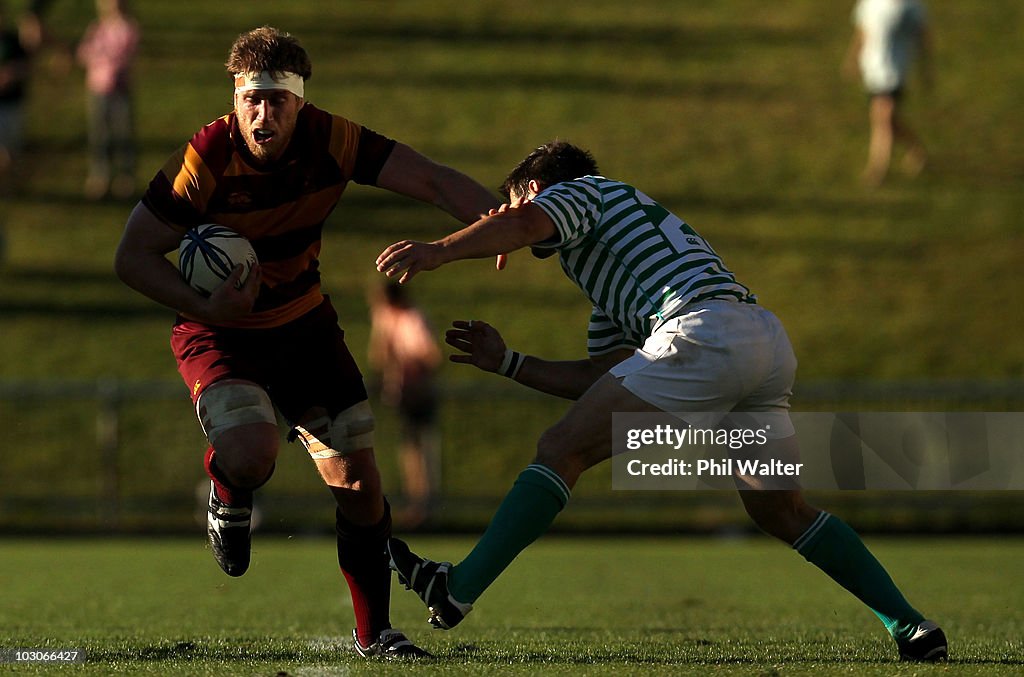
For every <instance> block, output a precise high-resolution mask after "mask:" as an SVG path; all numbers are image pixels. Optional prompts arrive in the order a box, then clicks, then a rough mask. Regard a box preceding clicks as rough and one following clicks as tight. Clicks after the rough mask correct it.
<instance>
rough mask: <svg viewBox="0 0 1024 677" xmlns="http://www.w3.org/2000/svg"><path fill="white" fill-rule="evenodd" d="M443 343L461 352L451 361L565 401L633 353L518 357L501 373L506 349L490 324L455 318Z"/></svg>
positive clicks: (582, 391)
mask: <svg viewBox="0 0 1024 677" xmlns="http://www.w3.org/2000/svg"><path fill="white" fill-rule="evenodd" d="M444 340H445V342H446V343H447V344H448V345H450V346H452V347H453V348H457V349H458V350H461V351H463V353H465V354H463V355H452V356H451V357H450V358H449V359H450V360H451V361H452V362H460V363H463V364H472V365H473V366H475V367H477V368H479V369H482V370H484V371H489V372H493V373H501V374H502V375H503V376H511V377H512V378H514V379H515V380H516V381H517V382H519V383H522V384H523V385H524V386H527V387H529V388H533V389H534V390H539V391H540V392H543V393H548V394H549V395H555V396H557V397H564V398H566V399H569V400H576V399H579V397H580V396H581V395H583V393H585V392H586V391H587V389H588V388H590V386H592V385H593V384H594V382H595V381H597V379H599V378H600V377H601V376H603V375H604V374H605V373H606V372H607V371H608V370H609V369H611V368H612V367H613V366H615V365H616V364H618V363H619V362H621V361H622V360H624V359H626V358H627V357H629V356H630V355H632V354H633V351H632V350H626V349H623V350H616V351H613V352H611V353H608V354H606V355H601V356H599V357H594V358H591V359H587V360H565V361H555V362H553V361H548V360H542V359H540V358H539V357H532V356H522V362H521V363H520V364H519V365H518V368H517V369H516V370H515V373H514V374H513V373H507V372H506V373H503V372H502V370H503V369H506V370H507V369H509V368H510V365H508V364H506V362H507V360H506V354H507V350H508V348H507V347H506V346H505V341H504V339H502V338H501V334H499V333H498V330H496V329H495V328H494V327H492V326H491V325H489V324H487V323H486V322H481V321H480V320H473V321H466V320H456V321H455V322H453V323H452V329H449V330H448V331H447V332H446V333H445V339H444Z"/></svg>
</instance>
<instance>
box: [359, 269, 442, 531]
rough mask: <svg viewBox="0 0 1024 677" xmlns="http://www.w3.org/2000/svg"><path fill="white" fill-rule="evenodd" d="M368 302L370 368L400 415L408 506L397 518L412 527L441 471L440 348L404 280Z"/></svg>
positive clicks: (425, 510) (426, 510)
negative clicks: (438, 431)
mask: <svg viewBox="0 0 1024 677" xmlns="http://www.w3.org/2000/svg"><path fill="white" fill-rule="evenodd" d="M370 305H371V307H370V318H371V329H370V346H369V361H370V367H371V369H373V371H374V372H375V373H376V374H377V375H378V376H379V379H380V397H381V401H382V402H383V403H384V404H387V405H389V406H392V407H394V408H395V409H396V410H397V411H398V415H399V417H400V419H401V431H402V441H401V446H400V449H399V465H400V468H401V472H402V484H403V493H404V494H405V498H406V505H405V510H404V511H403V513H404V514H401V515H398V514H396V520H399V519H400V520H401V521H403V522H404V526H405V527H406V528H414V527H416V526H419V525H420V524H422V523H423V522H424V521H425V520H426V519H427V518H428V517H429V516H430V509H431V507H432V506H431V503H432V501H433V499H434V494H435V492H436V487H437V483H438V475H439V474H440V473H439V471H438V467H437V466H438V455H437V441H436V433H435V424H436V420H437V409H438V395H437V383H436V375H437V369H438V367H439V366H440V364H441V351H440V348H439V347H438V345H437V342H436V341H435V339H434V336H433V333H432V332H431V329H430V325H429V323H428V322H427V319H426V317H424V315H423V313H422V312H421V311H420V310H419V309H418V308H416V306H415V305H413V303H412V302H411V301H410V299H409V298H408V296H407V292H406V289H405V287H403V286H402V285H400V284H398V283H396V282H389V283H387V284H385V285H384V286H383V287H382V288H380V289H378V290H375V292H374V293H373V294H372V296H371V299H370Z"/></svg>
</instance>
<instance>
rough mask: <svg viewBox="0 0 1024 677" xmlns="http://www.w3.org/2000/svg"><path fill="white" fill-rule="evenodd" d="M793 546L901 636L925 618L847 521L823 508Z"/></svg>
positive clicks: (896, 635)
mask: <svg viewBox="0 0 1024 677" xmlns="http://www.w3.org/2000/svg"><path fill="white" fill-rule="evenodd" d="M793 549H794V550H796V551H797V552H799V553H800V554H801V555H803V556H804V559H806V560H807V561H808V562H810V563H811V564H813V565H815V566H817V567H818V568H819V569H821V570H822V571H824V572H825V573H826V574H828V575H829V576H830V577H831V578H832V580H834V581H835V582H836V583H838V584H839V585H841V586H843V587H844V588H846V589H847V590H849V591H850V592H851V593H853V594H854V596H855V597H856V598H857V599H859V600H860V601H862V602H864V604H866V605H868V607H869V608H870V609H871V610H872V611H874V612H875V615H876V616H878V618H879V619H881V621H882V623H884V624H885V627H886V629H888V630H889V633H890V634H891V635H892V636H893V637H895V638H897V639H907V638H909V637H910V636H911V635H912V634H913V633H914V630H915V628H917V624H918V623H920V622H921V621H923V620H924V616H922V615H921V614H920V613H919V612H918V611H917V610H916V609H915V608H914V607H912V606H910V604H909V603H908V602H907V600H906V599H905V598H904V597H903V593H901V592H900V591H899V588H897V587H896V584H895V583H893V581H892V578H891V577H890V576H889V574H888V572H886V570H885V568H884V567H883V566H882V565H881V564H880V563H879V561H878V560H877V559H875V557H874V555H872V554H871V552H869V551H868V549H867V547H866V546H865V545H864V542H863V541H861V539H860V536H858V535H857V533H856V532H855V531H854V530H853V529H851V528H850V527H849V526H847V524H846V523H845V522H843V521H842V520H841V519H839V518H838V517H836V516H835V515H830V514H829V513H827V512H822V513H821V514H819V515H818V518H817V519H816V520H814V523H813V524H811V526H810V527H808V529H807V531H805V532H804V533H803V535H802V536H800V538H798V539H797V540H796V542H795V543H793Z"/></svg>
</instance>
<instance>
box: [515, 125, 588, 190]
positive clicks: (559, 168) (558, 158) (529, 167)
mask: <svg viewBox="0 0 1024 677" xmlns="http://www.w3.org/2000/svg"><path fill="white" fill-rule="evenodd" d="M597 173H598V169H597V162H595V161H594V156H593V155H591V154H590V151H588V150H584V149H582V148H580V147H579V146H574V145H572V144H571V143H569V142H567V141H560V140H558V139H556V140H554V141H549V142H548V143H545V144H544V145H543V146H541V147H540V148H537V149H536V150H534V151H533V152H532V153H530V154H529V155H527V156H526V158H525V159H524V160H523V161H522V162H520V163H519V164H518V165H516V166H515V168H514V169H513V170H512V172H511V173H510V174H509V175H508V177H507V178H506V179H505V182H504V183H502V184H501V188H500V189H499V190H500V191H501V194H502V195H504V196H505V198H506V199H508V198H509V197H510V196H511V193H513V192H514V193H515V194H516V195H526V191H527V187H528V186H529V184H530V181H531V180H536V181H537V182H538V183H540V185H541V187H543V188H548V187H550V186H553V185H555V184H556V183H561V182H563V181H572V180H573V179H578V178H580V177H581V176H588V175H591V176H593V175H596V174H597Z"/></svg>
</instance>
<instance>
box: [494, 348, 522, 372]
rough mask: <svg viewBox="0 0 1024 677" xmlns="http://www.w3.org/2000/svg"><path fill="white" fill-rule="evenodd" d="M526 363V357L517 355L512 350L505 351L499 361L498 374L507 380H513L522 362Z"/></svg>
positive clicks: (520, 354)
mask: <svg viewBox="0 0 1024 677" xmlns="http://www.w3.org/2000/svg"><path fill="white" fill-rule="evenodd" d="M525 361H526V355H523V354H522V353H518V352H516V351H514V350H509V349H508V348H506V349H505V357H504V358H502V360H501V366H500V367H498V373H499V374H501V375H502V376H507V377H509V378H513V379H514V378H515V377H516V374H518V373H519V370H520V369H521V368H522V366H523V362H525Z"/></svg>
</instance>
